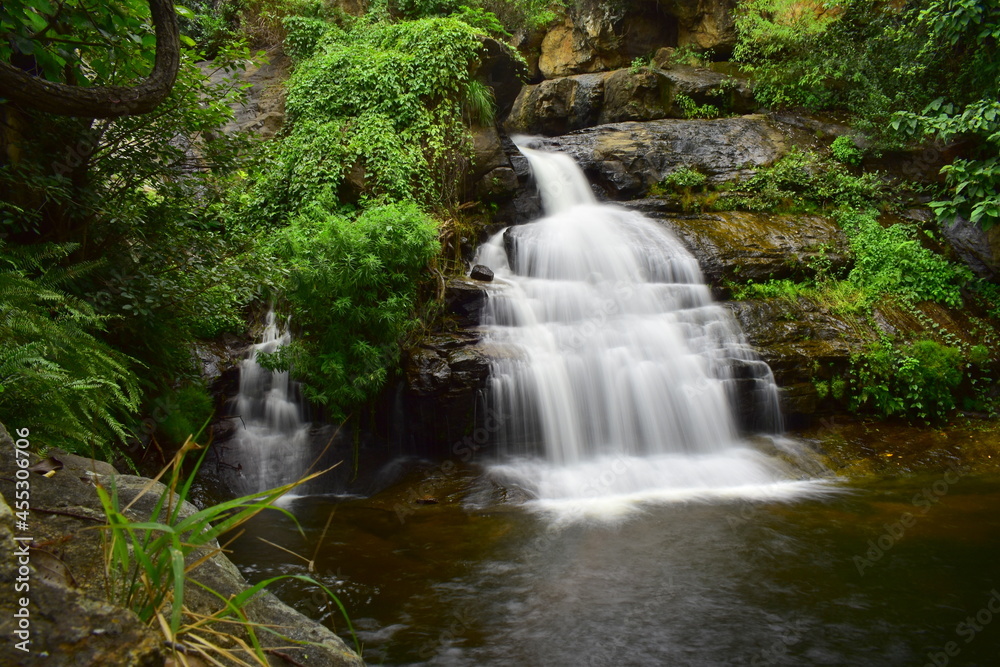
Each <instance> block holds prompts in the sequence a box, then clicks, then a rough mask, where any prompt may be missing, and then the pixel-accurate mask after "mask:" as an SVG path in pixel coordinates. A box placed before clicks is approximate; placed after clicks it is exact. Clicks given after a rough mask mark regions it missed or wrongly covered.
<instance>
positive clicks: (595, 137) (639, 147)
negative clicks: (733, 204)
mask: <svg viewBox="0 0 1000 667" xmlns="http://www.w3.org/2000/svg"><path fill="white" fill-rule="evenodd" d="M538 146H539V147H540V148H542V149H545V150H558V151H563V152H566V153H568V154H570V155H571V156H572V157H573V158H574V159H576V161H577V162H578V163H579V164H580V166H581V167H582V168H583V171H584V173H585V174H586V175H587V178H588V179H589V180H590V182H591V183H592V184H593V185H594V186H595V188H596V189H597V190H598V191H599V192H600V193H601V194H602V195H603V196H604V197H605V198H607V199H615V200H623V199H634V198H636V197H641V196H644V195H645V194H646V193H647V192H648V190H649V188H650V187H651V186H652V185H653V184H655V183H658V182H660V181H661V180H662V179H663V178H664V177H665V176H666V175H667V174H669V173H670V172H672V171H674V170H676V169H678V168H680V167H684V166H686V167H690V168H693V169H697V170H698V171H700V172H701V173H703V174H705V175H706V176H708V181H709V182H710V183H722V182H725V181H741V180H745V179H746V178H749V177H750V176H751V175H753V173H754V172H755V170H756V169H758V168H760V167H765V166H769V165H771V164H773V163H774V162H775V161H777V160H778V159H780V158H781V157H783V156H784V155H786V154H787V153H788V152H789V151H790V150H791V149H792V147H799V148H810V147H816V148H819V143H818V140H817V139H816V137H815V136H814V135H812V134H810V133H808V132H806V131H804V130H801V129H799V128H796V127H792V126H789V125H786V124H783V123H781V122H779V121H777V120H775V119H773V118H771V117H769V116H765V115H760V114H756V115H750V116H741V117H736V118H719V119H715V120H677V119H672V118H665V119H662V120H654V121H648V122H641V123H640V122H625V123H611V124H608V125H599V126H597V127H592V128H587V129H583V130H577V131H575V132H570V133H569V134H566V135H563V136H560V137H552V138H542V139H539V141H538Z"/></svg>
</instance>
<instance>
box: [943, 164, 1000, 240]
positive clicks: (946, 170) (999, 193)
mask: <svg viewBox="0 0 1000 667" xmlns="http://www.w3.org/2000/svg"><path fill="white" fill-rule="evenodd" d="M941 173H942V174H944V175H945V178H946V180H947V183H948V186H949V187H950V188H951V197H950V198H948V199H943V200H938V201H933V202H931V203H930V207H931V209H933V210H934V213H935V214H936V215H937V217H938V219H939V220H941V221H943V222H945V223H946V224H950V223H951V222H953V221H954V220H955V218H956V217H957V216H959V215H961V216H963V217H965V218H967V219H968V220H971V221H972V222H978V223H979V225H980V226H981V227H982V228H983V229H990V228H992V227H993V226H994V225H996V224H997V223H998V222H1000V158H998V157H991V158H989V159H985V160H962V159H957V160H955V161H954V162H952V163H951V164H950V165H945V166H944V167H942V168H941Z"/></svg>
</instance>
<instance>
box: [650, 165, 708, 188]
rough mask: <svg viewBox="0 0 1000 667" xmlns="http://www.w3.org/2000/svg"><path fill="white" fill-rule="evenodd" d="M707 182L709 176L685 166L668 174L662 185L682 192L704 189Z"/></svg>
mask: <svg viewBox="0 0 1000 667" xmlns="http://www.w3.org/2000/svg"><path fill="white" fill-rule="evenodd" d="M707 181H708V176H706V175H705V174H703V173H701V172H700V171H698V170H697V169H694V168H692V167H688V166H683V167H678V168H677V169H675V170H673V171H672V172H670V173H669V174H667V175H666V176H665V177H664V178H663V181H661V183H662V184H663V185H664V186H665V187H669V188H673V189H675V190H678V191H682V190H685V189H687V190H690V189H691V188H700V187H703V186H704V185H705V183H706V182H707Z"/></svg>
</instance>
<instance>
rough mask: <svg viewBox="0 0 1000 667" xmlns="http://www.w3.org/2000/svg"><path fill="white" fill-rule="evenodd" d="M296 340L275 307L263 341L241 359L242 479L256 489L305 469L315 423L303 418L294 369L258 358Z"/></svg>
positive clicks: (244, 487)
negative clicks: (277, 367) (268, 364)
mask: <svg viewBox="0 0 1000 667" xmlns="http://www.w3.org/2000/svg"><path fill="white" fill-rule="evenodd" d="M290 342H291V334H290V333H289V332H288V329H287V324H286V327H285V329H284V330H282V329H281V328H279V326H278V322H277V317H276V316H275V313H274V311H273V310H272V311H270V312H269V313H268V314H267V320H266V322H265V326H264V332H263V335H262V337H261V342H259V343H257V344H255V345H253V346H251V348H250V353H249V354H248V355H247V358H246V359H244V360H243V361H242V363H241V365H240V391H239V394H238V395H237V396H236V405H235V410H236V414H237V415H239V416H240V417H241V418H242V424H241V428H240V430H239V431H238V432H237V435H236V437H235V438H234V441H235V447H236V451H235V452H234V453H232V454H229V455H228V456H227V458H230V459H232V460H234V461H237V462H238V466H239V472H240V475H239V480H240V481H239V485H240V487H241V489H240V491H242V492H243V493H253V492H255V491H264V490H266V489H270V488H273V487H275V486H279V485H281V484H285V483H288V482H292V481H295V480H296V479H298V478H299V477H300V476H301V475H302V473H303V472H304V470H305V467H306V465H307V462H306V461H305V460H304V458H305V457H306V455H307V451H308V439H309V438H308V431H309V425H308V423H306V422H304V421H303V419H302V406H301V405H300V404H299V402H298V401H297V400H296V397H295V386H294V383H293V382H292V381H291V379H290V378H289V374H288V371H282V372H272V371H269V370H267V369H265V368H263V367H262V366H261V365H260V364H258V363H257V355H258V354H260V353H266V354H270V353H273V352H275V351H276V350H277V349H278V348H279V347H282V346H284V345H288V344H289V343H290Z"/></svg>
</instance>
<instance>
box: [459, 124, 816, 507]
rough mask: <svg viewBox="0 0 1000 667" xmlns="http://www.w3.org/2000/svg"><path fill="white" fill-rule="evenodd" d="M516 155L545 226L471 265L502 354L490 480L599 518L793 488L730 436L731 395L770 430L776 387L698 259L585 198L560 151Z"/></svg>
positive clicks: (781, 469) (489, 335)
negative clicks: (484, 285)
mask: <svg viewBox="0 0 1000 667" xmlns="http://www.w3.org/2000/svg"><path fill="white" fill-rule="evenodd" d="M521 143H523V142H521ZM519 148H520V149H521V151H522V152H523V153H524V155H525V156H526V157H527V159H528V160H529V162H530V164H531V167H532V171H533V173H534V176H535V180H536V182H537V183H538V187H539V190H540V192H541V195H542V199H543V204H544V208H545V212H546V216H545V217H544V218H542V219H540V220H537V221H535V222H533V223H531V224H528V225H522V226H517V227H510V228H508V229H506V230H505V231H503V232H501V233H499V234H497V235H495V236H494V237H493V238H491V239H490V240H489V241H488V242H487V243H486V244H484V245H483V246H482V247H481V248H480V250H479V253H478V257H477V260H476V261H477V263H480V264H485V265H487V266H489V267H490V268H492V269H493V270H494V272H495V274H496V284H495V285H494V286H493V287H492V288H491V290H490V293H489V295H490V297H489V300H488V303H487V305H486V308H485V309H484V313H483V316H482V325H483V329H484V337H485V341H486V343H487V344H488V345H489V346H490V347H491V348H492V349H497V350H505V352H504V353H503V354H498V355H496V358H495V359H494V360H493V361H492V363H491V374H490V380H489V386H488V396H489V399H488V400H489V401H490V403H491V408H492V410H493V412H492V414H493V415H494V417H493V419H492V421H493V422H494V423H493V427H494V428H493V429H492V430H493V431H494V433H493V438H494V441H495V443H496V445H497V447H498V449H499V451H500V453H501V455H502V457H503V459H504V461H503V463H501V464H500V465H498V466H497V467H495V468H494V471H495V473H496V474H498V475H500V476H503V477H506V478H508V479H510V480H513V481H514V482H515V483H517V484H518V485H520V486H522V487H523V488H525V489H526V490H527V491H528V492H529V493H531V494H533V495H534V496H535V497H536V498H537V499H538V501H539V502H541V503H543V504H546V505H547V506H554V505H559V504H560V503H567V502H568V503H571V504H572V506H573V507H575V508H577V509H579V507H580V504H579V501H581V500H588V501H598V502H597V504H598V505H599V506H600V507H601V508H603V510H602V511H607V510H608V509H609V508H611V511H616V510H615V508H617V509H622V508H623V507H625V506H634V505H636V504H637V503H641V502H643V501H644V500H649V499H656V498H661V499H662V498H668V499H671V498H688V497H698V496H705V495H740V496H747V495H751V496H752V495H762V494H763V495H773V494H775V493H777V492H778V489H779V487H785V488H790V487H789V485H790V484H791V485H793V486H794V483H793V482H792V480H793V478H794V477H796V476H797V475H796V473H795V472H794V471H792V470H789V468H788V466H787V465H786V464H784V463H782V462H779V461H778V460H777V459H773V458H771V457H768V456H765V455H764V454H762V453H760V452H759V451H757V450H755V449H754V448H752V447H749V446H748V445H747V443H746V442H743V441H741V439H740V436H739V435H738V429H737V423H736V421H735V419H734V406H735V400H736V399H737V398H738V397H739V396H741V395H750V396H751V397H752V401H753V403H754V408H753V409H754V411H755V413H756V416H757V417H758V418H759V419H760V420H761V422H762V423H763V424H764V425H765V426H766V427H767V429H768V430H771V431H773V432H777V431H778V430H780V428H781V426H780V413H779V410H778V401H777V387H776V386H775V384H774V380H773V376H772V374H771V371H770V368H769V367H768V366H767V364H766V363H764V362H762V361H761V360H759V359H758V358H757V356H756V354H755V353H754V351H753V350H752V349H751V348H750V347H749V345H748V344H747V343H746V341H745V339H744V337H743V335H742V332H741V331H740V329H739V326H738V324H737V323H736V321H735V319H734V318H733V317H732V315H731V314H730V313H729V311H728V310H727V309H725V308H724V307H722V306H720V305H719V304H717V303H715V302H714V301H713V300H712V296H711V293H710V290H709V288H708V286H707V285H705V283H704V280H703V278H702V274H701V270H700V268H699V266H698V262H697V260H696V259H695V258H694V257H693V256H692V255H691V253H690V252H688V251H687V249H686V248H684V247H683V245H681V244H680V243H679V242H678V241H677V239H675V238H674V237H673V236H672V235H671V234H670V233H669V232H668V231H667V230H665V229H664V228H663V227H662V226H660V225H657V224H656V223H655V222H653V221H652V220H650V219H648V218H646V217H644V216H643V215H641V214H639V213H636V212H632V211H626V210H624V209H621V208H619V207H616V206H612V205H608V204H599V203H597V202H596V200H595V199H594V196H593V194H592V192H591V189H590V187H589V185H588V183H587V181H586V178H585V177H584V175H583V173H582V172H581V170H580V169H579V167H578V166H577V165H576V164H575V162H573V160H572V159H571V158H570V157H569V156H567V155H564V154H558V153H546V152H541V151H537V150H532V149H530V148H527V147H525V146H523V145H519Z"/></svg>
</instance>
